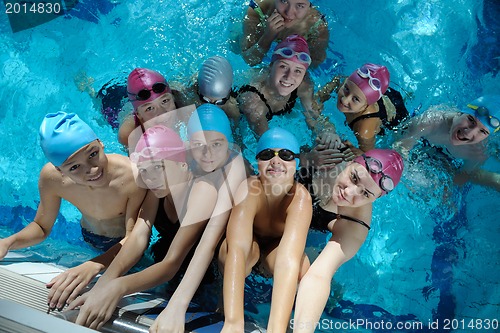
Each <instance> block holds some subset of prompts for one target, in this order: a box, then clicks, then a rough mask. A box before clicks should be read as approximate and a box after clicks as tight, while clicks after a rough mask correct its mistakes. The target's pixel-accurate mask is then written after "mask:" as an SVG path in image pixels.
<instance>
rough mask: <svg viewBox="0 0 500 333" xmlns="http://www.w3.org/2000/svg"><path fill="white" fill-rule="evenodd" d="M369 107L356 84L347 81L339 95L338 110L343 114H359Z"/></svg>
mask: <svg viewBox="0 0 500 333" xmlns="http://www.w3.org/2000/svg"><path fill="white" fill-rule="evenodd" d="M367 107H368V103H367V101H366V96H365V94H364V93H363V92H362V91H361V89H359V87H358V86H357V85H356V84H354V82H352V81H351V80H349V79H346V80H345V81H344V84H343V85H342V86H341V87H340V89H339V92H338V93H337V109H339V111H341V112H343V113H358V112H361V111H364V110H365V109H366V108H367Z"/></svg>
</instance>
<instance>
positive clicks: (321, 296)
mask: <svg viewBox="0 0 500 333" xmlns="http://www.w3.org/2000/svg"><path fill="white" fill-rule="evenodd" d="M359 209H361V210H363V211H362V212H358V214H354V212H353V211H352V210H351V211H350V212H349V213H346V215H350V216H352V217H356V218H359V219H361V220H364V221H365V222H367V223H369V221H370V219H371V218H369V217H370V216H371V204H370V205H367V206H363V208H361V207H360V208H359ZM332 233H333V236H332V238H330V240H329V242H328V243H327V245H326V246H325V248H324V249H323V251H321V254H320V255H319V256H318V258H316V260H315V261H314V262H313V264H312V265H311V267H309V270H308V271H307V273H306V274H305V276H304V277H303V278H302V280H301V281H300V285H299V290H298V293H297V301H296V305H295V317H294V320H293V331H294V332H314V323H316V322H318V321H319V319H320V317H321V314H322V313H323V309H324V308H325V305H326V302H327V301H328V297H329V296H330V287H331V281H332V278H333V275H334V274H335V272H336V271H337V270H338V268H339V267H340V266H341V265H342V264H344V263H345V262H347V261H348V260H350V259H351V258H352V257H353V256H354V255H355V254H356V253H357V252H358V250H359V248H360V247H361V245H362V244H363V242H364V241H365V239H366V235H367V234H368V230H367V229H366V228H365V227H364V226H362V225H359V224H357V223H353V222H352V221H347V220H343V219H339V220H337V221H336V222H335V224H334V226H333V231H332Z"/></svg>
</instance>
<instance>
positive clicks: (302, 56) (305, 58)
mask: <svg viewBox="0 0 500 333" xmlns="http://www.w3.org/2000/svg"><path fill="white" fill-rule="evenodd" d="M273 54H277V55H279V56H282V57H283V58H287V59H289V58H291V57H293V56H296V57H297V59H299V61H300V62H302V63H304V64H307V65H308V66H309V65H310V64H311V56H310V55H309V54H307V53H306V52H295V51H294V50H293V49H291V48H289V47H282V48H281V49H277V50H276V51H274V52H273Z"/></svg>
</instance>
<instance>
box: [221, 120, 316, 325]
mask: <svg viewBox="0 0 500 333" xmlns="http://www.w3.org/2000/svg"><path fill="white" fill-rule="evenodd" d="M298 150H299V144H298V142H297V140H296V139H295V137H294V136H293V135H292V134H291V133H290V132H288V131H286V130H284V129H281V128H273V129H270V130H268V131H266V132H265V133H264V134H263V135H262V137H261V138H260V140H259V142H258V145H257V160H258V168H259V175H258V176H253V177H251V178H249V179H248V180H247V181H248V188H247V181H245V182H244V183H242V185H241V186H240V189H238V192H237V195H236V197H237V198H238V193H240V191H241V192H243V193H245V194H246V193H247V191H248V195H246V196H245V198H244V200H243V201H242V202H241V203H240V204H238V205H236V206H235V208H233V211H232V212H231V217H230V218H229V222H228V227H227V232H226V240H225V241H224V242H223V243H222V245H221V249H220V252H219V260H220V262H221V265H222V266H224V290H223V296H224V316H225V322H224V327H223V329H222V332H243V328H244V302H243V300H244V285H245V277H246V276H247V275H249V274H250V271H251V270H252V267H254V266H256V265H257V263H260V264H258V265H257V267H259V268H262V269H263V270H264V271H265V273H270V274H272V275H273V277H274V281H273V293H272V302H271V311H270V314H269V321H268V326H267V331H268V332H285V331H286V328H287V325H288V320H289V317H290V313H291V311H292V306H293V301H294V298H295V292H296V290H297V283H298V280H299V277H300V275H302V274H304V273H305V270H306V269H307V267H308V266H309V261H308V260H307V257H306V256H305V255H304V248H305V243H306V238H307V232H308V229H309V224H310V223H311V216H312V203H311V196H310V195H309V193H308V191H307V189H306V188H305V187H304V186H302V185H301V184H299V183H297V182H295V180H294V175H295V169H296V163H297V156H298V155H297V152H298Z"/></svg>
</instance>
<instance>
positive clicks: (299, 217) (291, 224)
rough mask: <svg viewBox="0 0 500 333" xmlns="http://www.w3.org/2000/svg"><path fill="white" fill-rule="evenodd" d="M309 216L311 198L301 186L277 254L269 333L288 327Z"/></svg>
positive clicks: (290, 210)
mask: <svg viewBox="0 0 500 333" xmlns="http://www.w3.org/2000/svg"><path fill="white" fill-rule="evenodd" d="M311 216H312V202H311V196H310V195H309V193H308V192H307V190H306V189H305V188H304V187H302V186H300V187H298V189H297V192H296V194H295V198H294V199H293V201H292V203H291V204H290V206H289V207H288V211H287V218H286V223H285V232H284V233H283V236H282V238H281V241H280V244H279V246H278V250H277V253H276V261H275V265H274V277H273V279H274V282H273V293H272V300H271V312H270V314H269V322H268V327H267V330H268V331H269V332H285V331H286V329H287V327H288V322H289V319H290V313H291V312H292V306H293V301H294V298H295V292H296V291H297V282H298V279H299V271H300V267H301V264H302V263H301V261H302V257H303V254H304V248H305V245H306V239H307V233H308V230H309V224H310V223H311Z"/></svg>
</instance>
